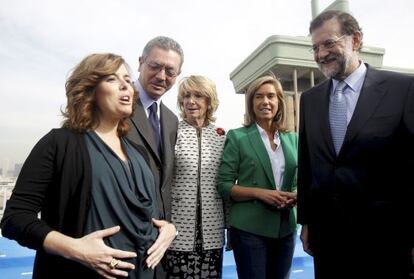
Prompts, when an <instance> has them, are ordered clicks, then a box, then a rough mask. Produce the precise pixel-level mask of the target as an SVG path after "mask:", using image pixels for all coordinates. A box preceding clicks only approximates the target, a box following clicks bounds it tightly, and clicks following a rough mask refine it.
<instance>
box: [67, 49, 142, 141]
mask: <svg viewBox="0 0 414 279" xmlns="http://www.w3.org/2000/svg"><path fill="white" fill-rule="evenodd" d="M122 65H125V67H126V68H127V69H128V70H129V67H128V65H127V64H126V62H125V60H124V59H123V58H122V57H121V56H119V55H116V54H112V53H102V54H91V55H88V56H87V57H85V58H84V59H83V60H82V61H81V62H80V63H79V64H78V65H77V66H76V67H75V68H74V70H73V71H72V73H71V75H70V76H69V78H68V79H67V81H66V97H67V104H66V108H65V110H64V111H62V115H63V117H64V120H63V123H62V127H65V128H68V129H69V130H71V131H73V132H76V133H85V132H87V131H88V130H91V129H93V128H94V127H95V126H96V125H97V124H98V122H99V119H98V116H97V105H96V87H97V86H98V84H99V83H100V82H101V81H102V79H103V78H105V77H106V76H108V75H111V74H114V73H115V72H116V71H117V70H118V69H119V67H121V66H122ZM136 96H137V93H136V92H134V101H135V99H136ZM134 103H135V102H134ZM133 109H134V106H133ZM131 115H132V114H131ZM127 132H128V124H127V123H126V119H122V120H121V121H120V122H119V125H118V135H119V136H123V135H126V134H127Z"/></svg>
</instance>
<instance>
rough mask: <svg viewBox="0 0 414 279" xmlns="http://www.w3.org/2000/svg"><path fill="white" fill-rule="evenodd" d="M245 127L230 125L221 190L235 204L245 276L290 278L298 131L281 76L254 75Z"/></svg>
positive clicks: (234, 237) (235, 236)
mask: <svg viewBox="0 0 414 279" xmlns="http://www.w3.org/2000/svg"><path fill="white" fill-rule="evenodd" d="M246 97H247V98H246V99H247V113H248V118H249V119H247V121H246V122H245V123H244V127H242V128H238V129H235V130H230V131H229V133H228V135H227V138H226V142H225V146H224V151H223V158H222V162H221V165H220V170H219V175H218V191H219V193H220V194H221V195H222V197H223V198H224V200H225V201H227V202H228V203H229V204H230V216H229V225H230V229H229V230H230V235H231V237H230V242H231V246H232V248H233V249H234V256H235V261H236V265H237V273H238V276H239V278H240V279H243V278H248V279H261V278H263V279H266V278H280V279H282V278H289V274H290V267H291V264H292V257H293V251H294V246H295V232H296V220H295V213H294V209H293V207H294V206H295V204H296V169H297V136H296V134H295V133H290V132H288V131H287V129H286V128H285V124H284V123H285V119H286V106H285V101H284V97H283V89H282V86H281V84H280V82H279V81H278V80H277V79H275V78H274V77H271V76H265V77H261V78H258V79H257V80H255V81H253V82H252V84H251V85H250V86H249V88H248V90H247V93H246Z"/></svg>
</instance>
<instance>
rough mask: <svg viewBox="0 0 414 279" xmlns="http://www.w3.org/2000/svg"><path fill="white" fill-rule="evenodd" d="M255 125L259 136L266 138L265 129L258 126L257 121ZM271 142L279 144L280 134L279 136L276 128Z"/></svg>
mask: <svg viewBox="0 0 414 279" xmlns="http://www.w3.org/2000/svg"><path fill="white" fill-rule="evenodd" d="M256 127H257V130H258V131H259V134H260V136H261V137H262V138H266V139H267V138H268V137H267V133H266V131H265V130H264V129H263V128H262V127H260V126H259V124H257V123H256ZM273 142H274V143H275V144H276V145H277V146H280V136H279V131H277V130H276V132H275V134H274V136H273Z"/></svg>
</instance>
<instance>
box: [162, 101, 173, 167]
mask: <svg viewBox="0 0 414 279" xmlns="http://www.w3.org/2000/svg"><path fill="white" fill-rule="evenodd" d="M167 110H168V109H167V107H166V106H165V105H164V104H163V103H162V102H161V105H160V117H161V119H160V125H161V138H162V156H163V158H162V159H163V163H164V164H163V165H164V167H165V168H171V167H172V165H173V160H174V158H173V155H174V152H173V150H172V149H173V147H174V145H175V142H171V139H170V135H171V134H173V133H175V132H176V131H175V128H176V127H175V126H174V122H172V121H171V119H170V118H171V116H170V115H168V113H167ZM167 172H168V170H167Z"/></svg>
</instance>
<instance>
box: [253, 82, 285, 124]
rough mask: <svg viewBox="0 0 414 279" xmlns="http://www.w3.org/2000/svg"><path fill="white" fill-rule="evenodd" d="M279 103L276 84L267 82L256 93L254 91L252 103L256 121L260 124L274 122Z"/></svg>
mask: <svg viewBox="0 0 414 279" xmlns="http://www.w3.org/2000/svg"><path fill="white" fill-rule="evenodd" d="M278 105H279V102H278V99H277V92H276V88H275V86H274V85H273V84H271V83H265V84H263V85H262V86H260V87H259V89H258V90H257V91H256V93H254V96H253V103H252V106H253V112H254V115H255V117H256V122H257V123H258V124H259V125H260V124H262V123H263V124H264V123H271V122H273V119H274V117H275V116H276V113H277V110H278ZM260 126H262V125H260Z"/></svg>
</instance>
